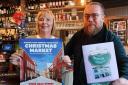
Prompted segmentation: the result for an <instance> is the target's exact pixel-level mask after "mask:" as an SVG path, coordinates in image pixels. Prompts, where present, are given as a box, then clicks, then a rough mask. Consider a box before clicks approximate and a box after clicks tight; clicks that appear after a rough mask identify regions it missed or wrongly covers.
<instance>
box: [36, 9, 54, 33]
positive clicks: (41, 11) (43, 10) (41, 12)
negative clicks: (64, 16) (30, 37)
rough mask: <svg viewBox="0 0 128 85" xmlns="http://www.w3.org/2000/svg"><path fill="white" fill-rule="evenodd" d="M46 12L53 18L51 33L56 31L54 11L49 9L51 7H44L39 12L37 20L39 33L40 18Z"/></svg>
mask: <svg viewBox="0 0 128 85" xmlns="http://www.w3.org/2000/svg"><path fill="white" fill-rule="evenodd" d="M46 13H47V14H49V15H50V16H51V17H52V18H53V27H52V30H51V34H53V33H54V31H55V18H54V15H53V13H52V11H51V10H49V9H42V10H40V11H39V12H38V14H37V17H36V20H37V22H36V32H37V33H39V27H38V21H39V18H40V17H41V16H42V15H44V14H46Z"/></svg>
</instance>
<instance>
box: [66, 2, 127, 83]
mask: <svg viewBox="0 0 128 85" xmlns="http://www.w3.org/2000/svg"><path fill="white" fill-rule="evenodd" d="M104 16H105V15H104V8H103V6H102V4H100V3H98V2H90V3H88V4H87V5H86V6H85V9H84V28H83V29H81V30H80V31H79V32H77V33H76V34H74V36H73V37H72V38H71V40H70V41H69V43H68V44H67V45H66V47H65V55H68V56H69V57H70V58H71V59H73V60H74V81H73V85H88V84H87V80H86V74H85V67H84V59H83V53H82V45H88V44H96V43H104V42H113V43H114V47H115V52H116V59H117V65H118V70H119V76H120V78H119V79H118V80H115V81H113V82H111V83H112V85H128V80H127V79H128V57H127V56H126V53H125V50H124V48H123V45H122V43H121V41H120V39H119V38H118V37H117V36H116V35H114V34H113V33H112V32H110V31H108V29H107V28H106V26H105V24H104V23H103V22H104ZM93 85H99V84H93ZM100 85H102V84H100Z"/></svg>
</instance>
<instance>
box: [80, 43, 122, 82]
mask: <svg viewBox="0 0 128 85" xmlns="http://www.w3.org/2000/svg"><path fill="white" fill-rule="evenodd" d="M82 50H83V56H84V64H85V71H86V77H87V82H88V83H98V82H107V81H113V80H116V79H118V78H119V74H118V69H117V62H116V55H115V48H114V44H113V42H106V43H98V44H90V45H84V46H82Z"/></svg>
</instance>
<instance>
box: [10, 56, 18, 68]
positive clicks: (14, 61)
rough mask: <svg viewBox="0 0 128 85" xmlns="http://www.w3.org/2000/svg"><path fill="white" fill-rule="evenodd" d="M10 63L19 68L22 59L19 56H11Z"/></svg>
mask: <svg viewBox="0 0 128 85" xmlns="http://www.w3.org/2000/svg"><path fill="white" fill-rule="evenodd" d="M10 63H12V64H14V65H17V66H19V65H20V58H19V57H18V56H11V57H10Z"/></svg>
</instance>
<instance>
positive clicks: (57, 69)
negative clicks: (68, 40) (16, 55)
mask: <svg viewBox="0 0 128 85" xmlns="http://www.w3.org/2000/svg"><path fill="white" fill-rule="evenodd" d="M19 43H20V47H21V48H22V49H23V51H24V52H23V60H22V61H23V63H22V64H24V65H22V66H21V69H20V71H21V74H20V76H21V77H22V78H21V82H20V85H61V84H62V79H61V77H62V74H61V67H62V66H61V65H62V64H61V58H62V56H63V49H62V48H63V46H62V40H61V39H33V38H30V39H28V38H26V39H20V40H19Z"/></svg>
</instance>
